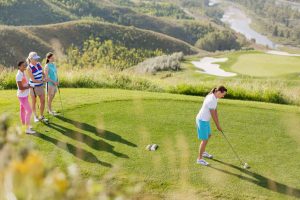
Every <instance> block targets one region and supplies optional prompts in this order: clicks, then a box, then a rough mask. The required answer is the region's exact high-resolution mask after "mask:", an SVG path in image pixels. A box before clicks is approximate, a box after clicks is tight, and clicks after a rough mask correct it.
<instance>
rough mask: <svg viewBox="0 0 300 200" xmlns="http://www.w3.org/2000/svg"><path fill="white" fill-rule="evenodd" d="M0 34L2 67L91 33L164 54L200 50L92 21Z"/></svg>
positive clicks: (59, 49)
mask: <svg viewBox="0 0 300 200" xmlns="http://www.w3.org/2000/svg"><path fill="white" fill-rule="evenodd" d="M0 34H1V38H2V39H1V41H0V46H1V47H2V48H1V51H0V57H1V63H0V64H2V65H5V66H11V65H15V63H16V60H19V59H24V58H25V56H27V54H28V52H30V51H31V50H35V51H37V52H39V53H40V54H41V55H45V54H46V53H47V52H48V51H56V52H64V51H65V50H66V49H67V48H69V47H70V46H71V45H72V44H74V45H75V46H79V45H82V44H83V42H84V41H85V40H86V39H88V38H89V37H90V36H91V35H93V36H95V37H99V38H100V39H102V40H108V39H110V40H113V41H114V42H120V43H122V44H125V46H126V47H129V48H133V47H136V48H144V49H149V50H155V49H161V50H162V51H164V52H166V53H172V52H177V51H182V52H184V53H185V54H194V53H197V52H198V51H199V50H198V49H197V48H195V47H193V46H191V45H189V44H188V43H185V42H183V41H181V40H178V39H175V38H172V37H169V36H167V35H163V34H160V33H155V32H153V31H147V30H142V29H138V28H134V27H126V26H120V25H115V24H110V23H105V22H99V21H91V20H79V21H71V22H65V23H60V24H53V25H44V26H23V27H7V26H2V27H1V33H0ZM19 38H22V39H21V40H19Z"/></svg>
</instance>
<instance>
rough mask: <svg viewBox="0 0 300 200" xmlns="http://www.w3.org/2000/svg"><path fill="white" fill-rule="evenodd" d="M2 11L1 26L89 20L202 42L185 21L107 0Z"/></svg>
mask: <svg viewBox="0 0 300 200" xmlns="http://www.w3.org/2000/svg"><path fill="white" fill-rule="evenodd" d="M5 2H9V3H5ZM0 10H1V12H0V24H1V23H2V24H4V25H15V26H20V25H44V24H53V23H59V22H67V21H70V20H75V19H81V18H85V17H89V18H97V19H100V20H103V21H106V22H110V23H115V24H120V25H124V26H134V27H137V28H141V29H146V30H152V31H155V32H159V33H163V34H166V35H169V36H172V37H175V38H178V39H180V40H183V41H185V42H188V43H190V44H192V45H193V44H195V42H196V41H197V39H199V38H196V39H195V38H194V37H191V34H194V33H193V32H191V31H190V30H189V29H188V27H186V26H184V25H183V24H182V23H181V22H180V23H178V22H177V21H174V20H165V19H162V18H159V17H154V16H150V15H146V14H143V12H142V11H141V12H136V11H134V10H132V9H130V8H129V7H122V6H117V5H115V4H109V3H107V1H104V0H101V1H92V0H88V1H80V0H72V1H57V0H29V1H25V0H20V1H0ZM18 13H20V14H18ZM33 13H34V14H33ZM198 26H199V25H198ZM200 28H202V29H203V31H204V32H205V31H206V30H205V29H209V27H208V25H204V24H202V25H201V26H200ZM203 31H202V32H203Z"/></svg>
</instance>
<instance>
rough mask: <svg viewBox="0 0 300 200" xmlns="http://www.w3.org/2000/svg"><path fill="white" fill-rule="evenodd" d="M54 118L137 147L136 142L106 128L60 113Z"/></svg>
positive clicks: (107, 138) (105, 137) (108, 138)
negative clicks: (66, 116) (69, 117)
mask: <svg viewBox="0 0 300 200" xmlns="http://www.w3.org/2000/svg"><path fill="white" fill-rule="evenodd" d="M56 118H58V119H60V120H62V121H64V122H67V123H70V124H73V125H74V126H75V127H77V128H79V129H82V130H84V131H88V132H91V133H93V134H95V135H97V136H98V137H101V138H103V139H106V140H110V141H114V142H120V143H122V144H126V145H128V146H131V147H137V145H136V144H134V143H132V142H129V141H127V140H125V139H124V138H122V137H121V136H119V135H117V134H116V133H113V132H110V131H106V130H102V129H99V128H97V127H95V126H92V125H90V124H87V123H83V122H79V121H76V120H73V119H68V118H65V117H63V116H60V115H58V116H56Z"/></svg>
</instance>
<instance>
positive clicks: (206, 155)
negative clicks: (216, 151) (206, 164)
mask: <svg viewBox="0 0 300 200" xmlns="http://www.w3.org/2000/svg"><path fill="white" fill-rule="evenodd" d="M202 156H203V157H204V158H209V159H212V158H213V155H210V154H209V153H207V152H206V151H205V152H204V153H203V154H202Z"/></svg>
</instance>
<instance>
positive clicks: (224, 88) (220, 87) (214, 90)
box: [209, 85, 227, 94]
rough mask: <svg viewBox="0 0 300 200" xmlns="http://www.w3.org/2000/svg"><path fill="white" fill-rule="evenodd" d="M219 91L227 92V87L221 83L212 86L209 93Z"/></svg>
mask: <svg viewBox="0 0 300 200" xmlns="http://www.w3.org/2000/svg"><path fill="white" fill-rule="evenodd" d="M218 91H219V92H221V93H224V92H227V88H226V87H224V86H223V85H221V86H219V87H217V88H213V89H212V90H211V91H210V93H209V94H214V93H215V92H218Z"/></svg>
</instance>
